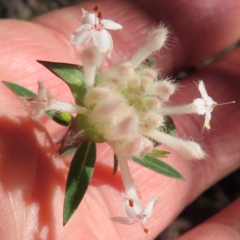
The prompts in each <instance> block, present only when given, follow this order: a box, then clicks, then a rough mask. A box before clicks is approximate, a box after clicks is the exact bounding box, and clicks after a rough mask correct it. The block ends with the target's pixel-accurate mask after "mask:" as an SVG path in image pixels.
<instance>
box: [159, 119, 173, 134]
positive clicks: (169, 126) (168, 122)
mask: <svg viewBox="0 0 240 240" xmlns="http://www.w3.org/2000/svg"><path fill="white" fill-rule="evenodd" d="M164 120H165V121H164V127H161V128H160V130H161V131H163V132H165V133H168V134H170V135H172V136H176V127H175V124H174V122H173V120H172V118H171V117H169V116H166V117H165V119H164Z"/></svg>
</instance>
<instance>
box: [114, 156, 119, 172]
mask: <svg viewBox="0 0 240 240" xmlns="http://www.w3.org/2000/svg"><path fill="white" fill-rule="evenodd" d="M117 170H118V158H117V155H116V154H114V158H113V175H114V174H115V173H116V172H117Z"/></svg>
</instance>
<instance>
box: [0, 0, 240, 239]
mask: <svg viewBox="0 0 240 240" xmlns="http://www.w3.org/2000/svg"><path fill="white" fill-rule="evenodd" d="M97 4H98V5H99V6H100V8H101V11H102V13H103V18H106V19H112V20H114V21H116V22H118V23H120V24H122V25H123V27H124V32H122V31H116V32H113V31H112V32H111V33H113V34H112V35H113V38H114V44H115V45H114V51H113V53H112V60H111V61H108V64H110V65H111V64H114V63H115V62H118V61H119V60H122V59H127V58H128V57H130V56H131V54H132V53H134V51H136V49H137V48H138V47H139V46H140V45H141V43H143V42H144V41H145V39H146V34H147V33H148V32H149V30H150V29H152V28H153V27H154V26H156V25H158V24H159V23H160V22H164V23H165V24H166V25H167V26H168V27H169V29H170V31H171V34H170V38H169V41H168V43H167V47H166V48H164V49H163V50H162V51H161V53H160V54H158V55H157V58H158V64H159V66H160V67H161V69H162V73H163V75H166V74H168V75H169V74H171V73H174V72H176V71H179V70H181V69H184V68H186V67H189V66H192V65H193V64H196V63H199V62H200V61H202V60H204V59H206V58H208V57H209V56H211V55H212V54H213V53H216V52H218V51H220V50H222V49H224V48H225V47H227V46H229V45H230V44H232V43H234V42H235V41H236V40H238V39H239V37H240V28H239V20H240V19H239V18H240V14H239V12H240V9H239V7H240V2H239V1H238V0H231V1H226V2H225V3H223V4H224V6H223V5H222V3H219V1H217V0H210V1H209V0H208V1H207V0H206V1H205V0H204V1H200V0H199V1H190V0H188V1H187V0H178V1H176V0H175V1H174V0H170V1H167V0H165V1H152V2H151V4H150V5H149V3H148V5H147V2H146V1H139V2H138V1H133V2H122V1H121V2H115V1H111V2H110V1H108V2H105V1H102V2H101V1H98V2H97ZM95 5H96V2H85V3H84V4H82V5H78V6H75V7H70V8H65V9H61V10H57V11H54V12H51V13H48V14H46V15H44V16H40V17H38V18H36V19H34V20H33V21H32V22H23V21H17V20H1V22H0V33H1V38H0V53H1V60H2V61H1V63H0V72H1V79H2V80H6V81H12V82H16V83H19V84H21V85H23V86H25V87H27V88H29V89H31V90H33V91H35V92H36V89H37V84H36V82H37V81H38V80H41V81H43V82H44V83H45V84H46V86H47V88H48V89H49V90H50V91H51V93H52V94H53V96H55V97H57V98H59V99H61V100H65V101H73V99H72V97H71V94H70V92H69V90H68V88H67V87H66V86H65V85H64V83H62V82H61V81H60V80H59V79H57V78H56V77H54V76H53V75H52V74H51V73H50V72H49V71H47V70H46V69H44V68H43V67H42V66H41V65H40V64H38V63H37V62H36V60H37V59H38V60H47V61H58V62H69V63H80V61H79V60H78V58H77V57H78V55H77V53H76V51H75V50H73V47H72V46H71V45H70V43H69V39H70V36H71V34H72V32H73V31H74V30H75V29H76V28H77V27H78V26H79V22H80V18H81V7H83V8H84V9H86V10H91V9H92V8H93V7H94V6H95ZM239 69H240V50H239V49H236V50H235V51H234V52H233V53H231V54H229V55H228V56H226V57H224V58H222V59H220V60H218V61H216V62H215V63H212V64H210V65H208V66H207V67H204V68H202V69H200V70H198V71H196V72H195V73H194V74H192V75H190V76H189V77H187V79H184V80H183V81H182V82H181V86H180V90H179V91H178V92H177V93H176V95H174V96H173V97H172V99H171V104H183V103H189V102H191V101H192V100H193V99H194V98H197V97H199V96H200V95H199V93H198V90H197V87H196V82H197V80H199V79H202V80H203V81H204V83H205V85H206V88H207V91H208V93H209V95H210V96H211V97H212V98H213V99H214V100H215V101H217V102H219V103H220V102H226V101H232V100H235V101H236V102H237V103H236V104H234V105H229V106H223V107H216V109H215V110H214V111H213V114H212V121H211V127H212V129H211V130H210V131H209V132H207V131H205V132H204V134H202V132H201V130H202V125H203V117H201V116H176V117H174V120H175V123H176V127H177V131H178V135H179V136H181V137H183V138H185V139H189V138H190V137H192V138H193V139H195V140H197V141H198V142H199V143H200V144H201V145H202V146H203V148H204V149H205V151H206V152H207V155H208V156H207V157H206V160H203V161H198V162H187V161H185V160H184V159H181V158H180V157H179V155H178V154H177V153H174V152H172V153H171V155H170V157H169V158H167V159H166V161H167V163H168V164H170V165H171V166H173V167H174V168H176V169H177V170H178V171H179V172H181V173H182V175H183V176H184V178H185V179H186V180H185V181H180V180H175V179H171V178H168V177H164V176H162V175H158V174H155V173H154V172H151V171H150V170H147V169H144V168H142V167H140V166H139V165H136V164H134V163H132V162H130V169H131V172H132V176H133V179H134V180H135V184H136V187H137V189H138V190H139V193H140V198H141V200H142V202H143V203H147V201H148V200H149V199H150V198H152V197H153V196H160V197H161V199H160V202H159V203H158V204H157V205H156V208H155V211H154V214H153V217H152V218H151V219H150V220H149V221H148V222H147V223H146V227H147V228H149V230H150V231H149V233H148V235H147V237H146V235H145V233H143V232H142V231H141V228H140V226H139V225H138V224H136V225H133V226H125V225H121V224H117V223H112V222H111V220H110V219H109V218H110V217H113V216H122V215H123V213H122V211H121V204H122V200H123V199H122V190H123V186H122V183H121V175H120V173H117V174H116V175H115V176H112V164H113V163H112V152H111V150H110V148H109V147H108V146H107V145H105V144H101V145H98V156H97V165H96V170H95V172H94V175H93V180H92V182H91V185H90V187H89V189H88V191H87V193H86V195H85V197H84V200H83V202H82V203H81V205H80V206H79V208H78V209H77V211H76V212H75V214H74V215H73V217H72V218H71V220H70V221H69V222H68V223H67V225H66V226H65V227H62V207H63V197H64V187H65V181H66V175H67V166H68V164H69V161H70V158H64V159H62V158H60V159H55V158H54V151H55V150H56V149H57V147H55V146H54V144H53V143H52V141H51V138H50V136H53V137H54V136H56V134H57V133H59V131H61V130H62V128H60V127H57V126H56V125H55V124H53V123H51V122H50V121H48V120H46V119H45V118H44V119H43V121H44V126H43V125H42V124H41V123H38V122H35V121H33V120H31V118H30V117H29V114H28V113H27V111H26V108H25V107H24V105H23V104H21V102H20V101H19V100H18V98H17V97H16V96H14V94H12V93H11V91H9V90H8V89H7V88H6V87H5V86H4V85H3V84H2V83H0V84H1V86H0V99H1V101H0V105H1V108H0V117H1V121H0V148H1V152H0V182H1V185H0V219H1V224H0V236H1V238H2V239H3V240H5V239H8V240H9V239H14V240H15V239H40V237H41V236H43V235H44V232H46V231H47V230H46V229H49V232H48V239H60V240H63V239H64V240H68V239H71V240H75V239H76V240H77V239H93V240H95V239H104V240H105V239H130V240H131V239H133V240H134V239H154V237H156V236H157V235H158V234H159V233H160V231H162V230H163V229H164V228H165V227H166V226H168V225H169V223H170V222H171V221H173V220H174V218H175V217H176V216H177V215H178V214H179V213H180V212H181V211H182V209H184V207H186V205H187V204H189V203H190V202H191V201H192V200H193V199H194V198H196V197H197V196H198V195H199V194H200V193H201V192H203V191H204V190H205V189H206V188H208V187H209V186H211V185H212V184H213V183H215V182H216V181H218V180H219V179H221V178H223V177H224V176H226V175H227V174H229V173H230V172H232V171H234V170H235V169H237V168H238V167H239V165H240V163H239V157H240V156H239V155H240V154H239V152H240V151H239V150H240V145H239V143H238V142H237V141H236V140H237V137H238V136H239V135H240V127H239V126H238V125H239V124H240V121H239V120H240V112H239V111H238V109H239V105H238V104H239V103H238V102H239V100H240V99H239V98H240V97H239V90H238V89H239V85H240V83H239V79H240V70H239ZM194 81H195V83H194ZM45 127H46V128H47V130H48V132H49V133H47V131H46V130H45ZM13 176H14V177H13ZM33 209H34V210H33ZM38 209H39V210H38ZM239 209H240V201H236V202H234V203H233V204H232V206H229V207H228V208H226V209H225V210H223V211H222V212H221V213H219V214H218V215H216V216H215V217H214V218H212V219H210V220H208V221H207V222H205V223H203V224H202V225H200V226H199V227H198V228H196V229H193V230H191V231H190V232H189V233H187V234H185V235H183V236H182V237H181V238H180V239H181V240H187V239H193V237H192V236H194V239H206V240H207V239H216V238H214V236H216V235H214V234H216V233H217V232H219V233H220V232H222V233H224V234H226V235H221V236H225V238H217V239H230V240H231V239H239V238H240V226H239V216H240V214H239ZM35 230H37V233H35V234H32V233H33V232H34V231H35ZM227 234H228V235H227ZM196 236H197V237H198V238H197V237H196Z"/></svg>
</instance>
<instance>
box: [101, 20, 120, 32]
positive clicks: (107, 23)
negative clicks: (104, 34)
mask: <svg viewBox="0 0 240 240" xmlns="http://www.w3.org/2000/svg"><path fill="white" fill-rule="evenodd" d="M101 23H102V24H103V28H105V29H111V30H119V29H122V28H123V27H122V25H120V24H118V23H116V22H114V21H112V20H107V19H103V20H102V21H101Z"/></svg>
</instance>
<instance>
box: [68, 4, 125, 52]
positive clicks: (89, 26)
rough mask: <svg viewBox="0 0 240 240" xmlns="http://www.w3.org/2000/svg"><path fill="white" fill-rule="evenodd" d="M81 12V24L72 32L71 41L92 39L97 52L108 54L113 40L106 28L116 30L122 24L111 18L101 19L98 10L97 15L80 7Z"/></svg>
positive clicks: (80, 42)
mask: <svg viewBox="0 0 240 240" xmlns="http://www.w3.org/2000/svg"><path fill="white" fill-rule="evenodd" d="M95 9H96V8H94V10H95ZM95 11H96V10H95ZM82 12H83V17H82V20H81V22H82V24H83V25H82V26H81V27H79V28H77V29H76V31H75V32H74V33H73V35H72V38H71V43H72V44H74V45H78V44H82V43H84V42H86V41H88V40H90V39H92V41H93V44H94V45H95V46H96V47H97V48H98V50H99V52H101V53H104V54H109V53H110V52H111V50H112V48H113V41H112V36H111V35H110V33H109V32H108V31H107V30H106V29H110V30H118V29H122V26H121V25H120V24H118V23H116V22H114V21H112V20H106V19H101V13H100V12H97V15H96V14H95V13H89V12H87V11H85V10H84V9H82Z"/></svg>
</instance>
